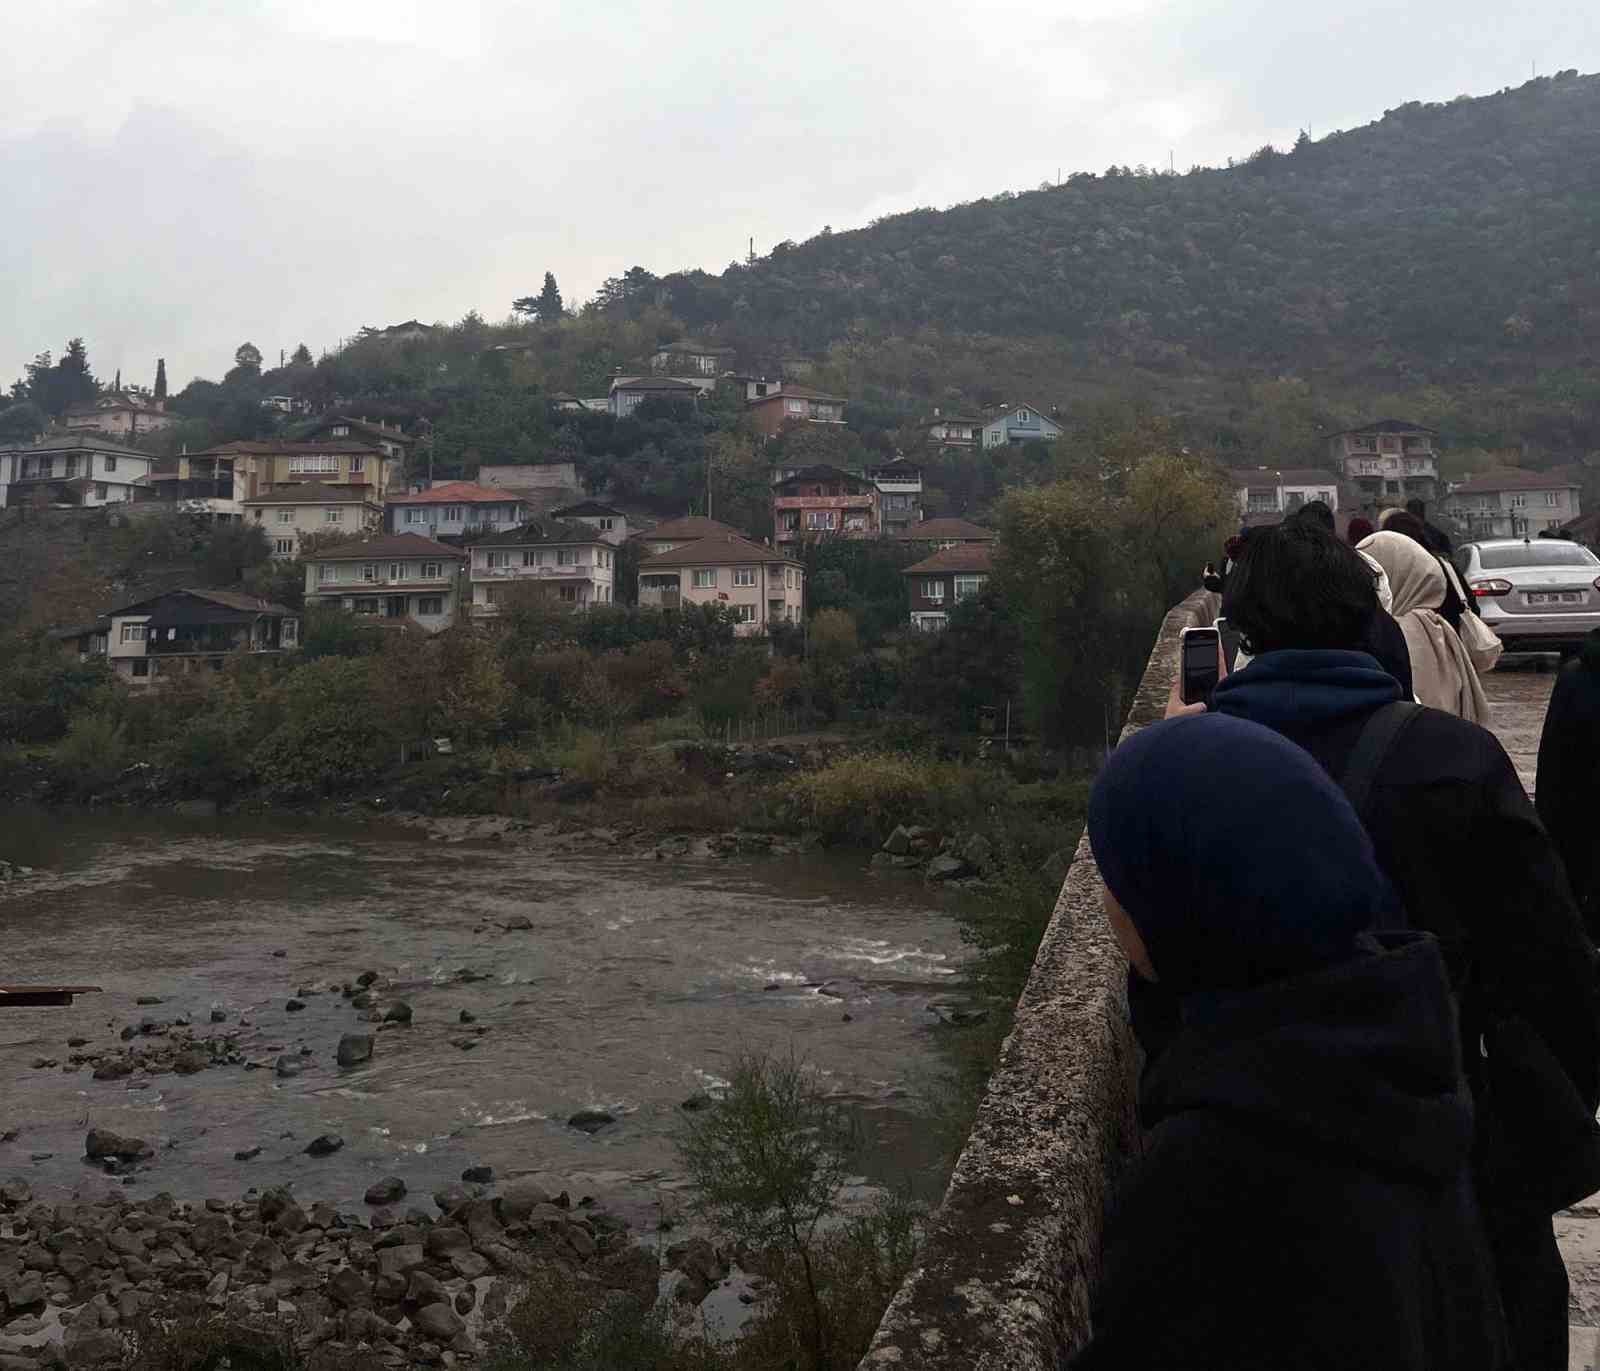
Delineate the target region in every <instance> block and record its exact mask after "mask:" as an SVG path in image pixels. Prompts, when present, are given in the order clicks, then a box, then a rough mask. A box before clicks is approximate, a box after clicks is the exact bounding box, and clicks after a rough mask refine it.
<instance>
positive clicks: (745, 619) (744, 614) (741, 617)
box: [731, 605, 756, 624]
mask: <svg viewBox="0 0 1600 1371" xmlns="http://www.w3.org/2000/svg"><path fill="white" fill-rule="evenodd" d="M731 608H732V609H733V622H734V623H736V624H753V623H755V621H756V607H755V606H754V605H733V606H731Z"/></svg>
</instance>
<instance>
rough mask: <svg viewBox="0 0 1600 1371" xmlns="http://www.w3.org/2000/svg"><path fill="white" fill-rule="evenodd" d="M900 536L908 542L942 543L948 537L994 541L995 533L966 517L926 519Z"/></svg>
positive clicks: (969, 541)
mask: <svg viewBox="0 0 1600 1371" xmlns="http://www.w3.org/2000/svg"><path fill="white" fill-rule="evenodd" d="M898 536H899V538H900V539H901V541H902V542H907V543H942V542H944V541H945V540H946V539H947V538H955V539H957V540H958V541H960V542H964V543H992V542H993V541H994V538H995V533H994V530H993V529H990V528H984V527H983V525H982V524H973V523H968V522H967V520H965V519H924V520H923V521H922V522H921V523H920V524H912V525H911V527H910V528H908V529H905V530H904V531H903V532H901V533H900V534H899V535H898Z"/></svg>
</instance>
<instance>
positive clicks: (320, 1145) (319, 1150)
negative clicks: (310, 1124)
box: [306, 1133, 344, 1157]
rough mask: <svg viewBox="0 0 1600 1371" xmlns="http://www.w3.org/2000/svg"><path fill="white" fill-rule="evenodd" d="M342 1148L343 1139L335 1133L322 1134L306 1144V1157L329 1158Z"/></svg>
mask: <svg viewBox="0 0 1600 1371" xmlns="http://www.w3.org/2000/svg"><path fill="white" fill-rule="evenodd" d="M343 1146H344V1139H343V1138H341V1137H340V1136H339V1135H338V1134H337V1133H324V1134H323V1135H322V1136H321V1137H320V1138H313V1139H312V1140H311V1141H310V1142H309V1143H307V1144H306V1155H307V1156H308V1157H331V1156H332V1155H333V1154H334V1153H335V1152H337V1151H338V1150H339V1149H340V1148H341V1147H343Z"/></svg>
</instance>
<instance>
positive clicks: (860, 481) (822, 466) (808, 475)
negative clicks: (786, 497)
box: [773, 463, 872, 490]
mask: <svg viewBox="0 0 1600 1371" xmlns="http://www.w3.org/2000/svg"><path fill="white" fill-rule="evenodd" d="M796 481H848V482H850V484H851V485H857V486H869V487H870V486H871V485H872V482H871V481H869V480H867V479H866V477H864V476H857V475H856V474H855V473H854V472H851V471H845V470H844V469H843V468H842V467H836V466H829V465H828V464H826V463H819V464H818V465H816V466H809V467H801V468H800V469H799V470H798V471H796V472H795V473H794V475H793V476H785V477H784V478H783V480H781V481H777V482H775V483H774V485H773V489H774V490H781V489H783V487H784V486H787V485H792V484H794V482H796Z"/></svg>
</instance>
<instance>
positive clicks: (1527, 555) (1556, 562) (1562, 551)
mask: <svg viewBox="0 0 1600 1371" xmlns="http://www.w3.org/2000/svg"><path fill="white" fill-rule="evenodd" d="M1478 565H1479V566H1481V567H1482V568H1483V569H1484V570H1485V571H1497V570H1499V569H1500V568H1502V567H1513V566H1520V567H1544V566H1600V560H1597V559H1596V558H1595V555H1594V553H1592V552H1590V551H1589V549H1588V548H1586V547H1581V546H1579V544H1577V543H1563V542H1556V541H1553V540H1551V539H1548V538H1546V539H1543V540H1541V541H1540V542H1536V543H1512V544H1509V545H1507V546H1505V547H1480V548H1479V549H1478Z"/></svg>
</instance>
